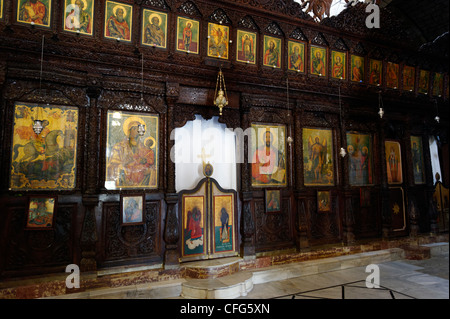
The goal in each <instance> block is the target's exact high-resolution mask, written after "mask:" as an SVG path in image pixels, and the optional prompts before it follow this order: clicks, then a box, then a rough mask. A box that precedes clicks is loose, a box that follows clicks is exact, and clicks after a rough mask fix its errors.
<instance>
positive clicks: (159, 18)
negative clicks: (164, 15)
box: [148, 13, 162, 26]
mask: <svg viewBox="0 0 450 319" xmlns="http://www.w3.org/2000/svg"><path fill="white" fill-rule="evenodd" d="M154 17H156V18H158V21H159V23H158V26H160V25H161V23H162V19H161V16H160V15H159V14H156V13H152V14H151V15H150V16H149V17H148V21H149V22H150V24H152V23H153V22H152V19H153V18H154Z"/></svg>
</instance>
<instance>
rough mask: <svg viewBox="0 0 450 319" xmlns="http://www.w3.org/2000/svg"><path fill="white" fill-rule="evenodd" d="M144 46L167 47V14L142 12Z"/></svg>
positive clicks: (151, 11) (150, 11)
mask: <svg viewBox="0 0 450 319" xmlns="http://www.w3.org/2000/svg"><path fill="white" fill-rule="evenodd" d="M142 16H143V19H142V44H143V45H149V46H152V47H156V48H162V49H165V48H166V47H167V13H163V12H158V11H153V10H148V9H144V10H143V11H142Z"/></svg>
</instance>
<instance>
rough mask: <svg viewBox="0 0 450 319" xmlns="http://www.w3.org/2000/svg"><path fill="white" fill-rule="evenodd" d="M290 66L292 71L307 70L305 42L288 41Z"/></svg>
mask: <svg viewBox="0 0 450 319" xmlns="http://www.w3.org/2000/svg"><path fill="white" fill-rule="evenodd" d="M288 52H289V61H288V68H289V70H292V71H297V72H301V73H304V72H305V61H306V60H305V44H304V43H303V42H297V41H289V42H288Z"/></svg>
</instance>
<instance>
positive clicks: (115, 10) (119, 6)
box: [113, 5, 127, 19]
mask: <svg viewBox="0 0 450 319" xmlns="http://www.w3.org/2000/svg"><path fill="white" fill-rule="evenodd" d="M119 9H122V11H123V18H124V19H125V18H126V17H127V10H125V7H124V6H121V5H117V6H115V7H114V8H113V13H114V16H117V10H119Z"/></svg>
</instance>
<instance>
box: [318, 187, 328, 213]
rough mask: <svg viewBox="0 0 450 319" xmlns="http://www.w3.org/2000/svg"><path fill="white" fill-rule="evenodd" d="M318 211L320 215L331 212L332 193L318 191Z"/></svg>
mask: <svg viewBox="0 0 450 319" xmlns="http://www.w3.org/2000/svg"><path fill="white" fill-rule="evenodd" d="M317 211H318V212H319V213H329V212H331V194H330V191H317Z"/></svg>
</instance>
